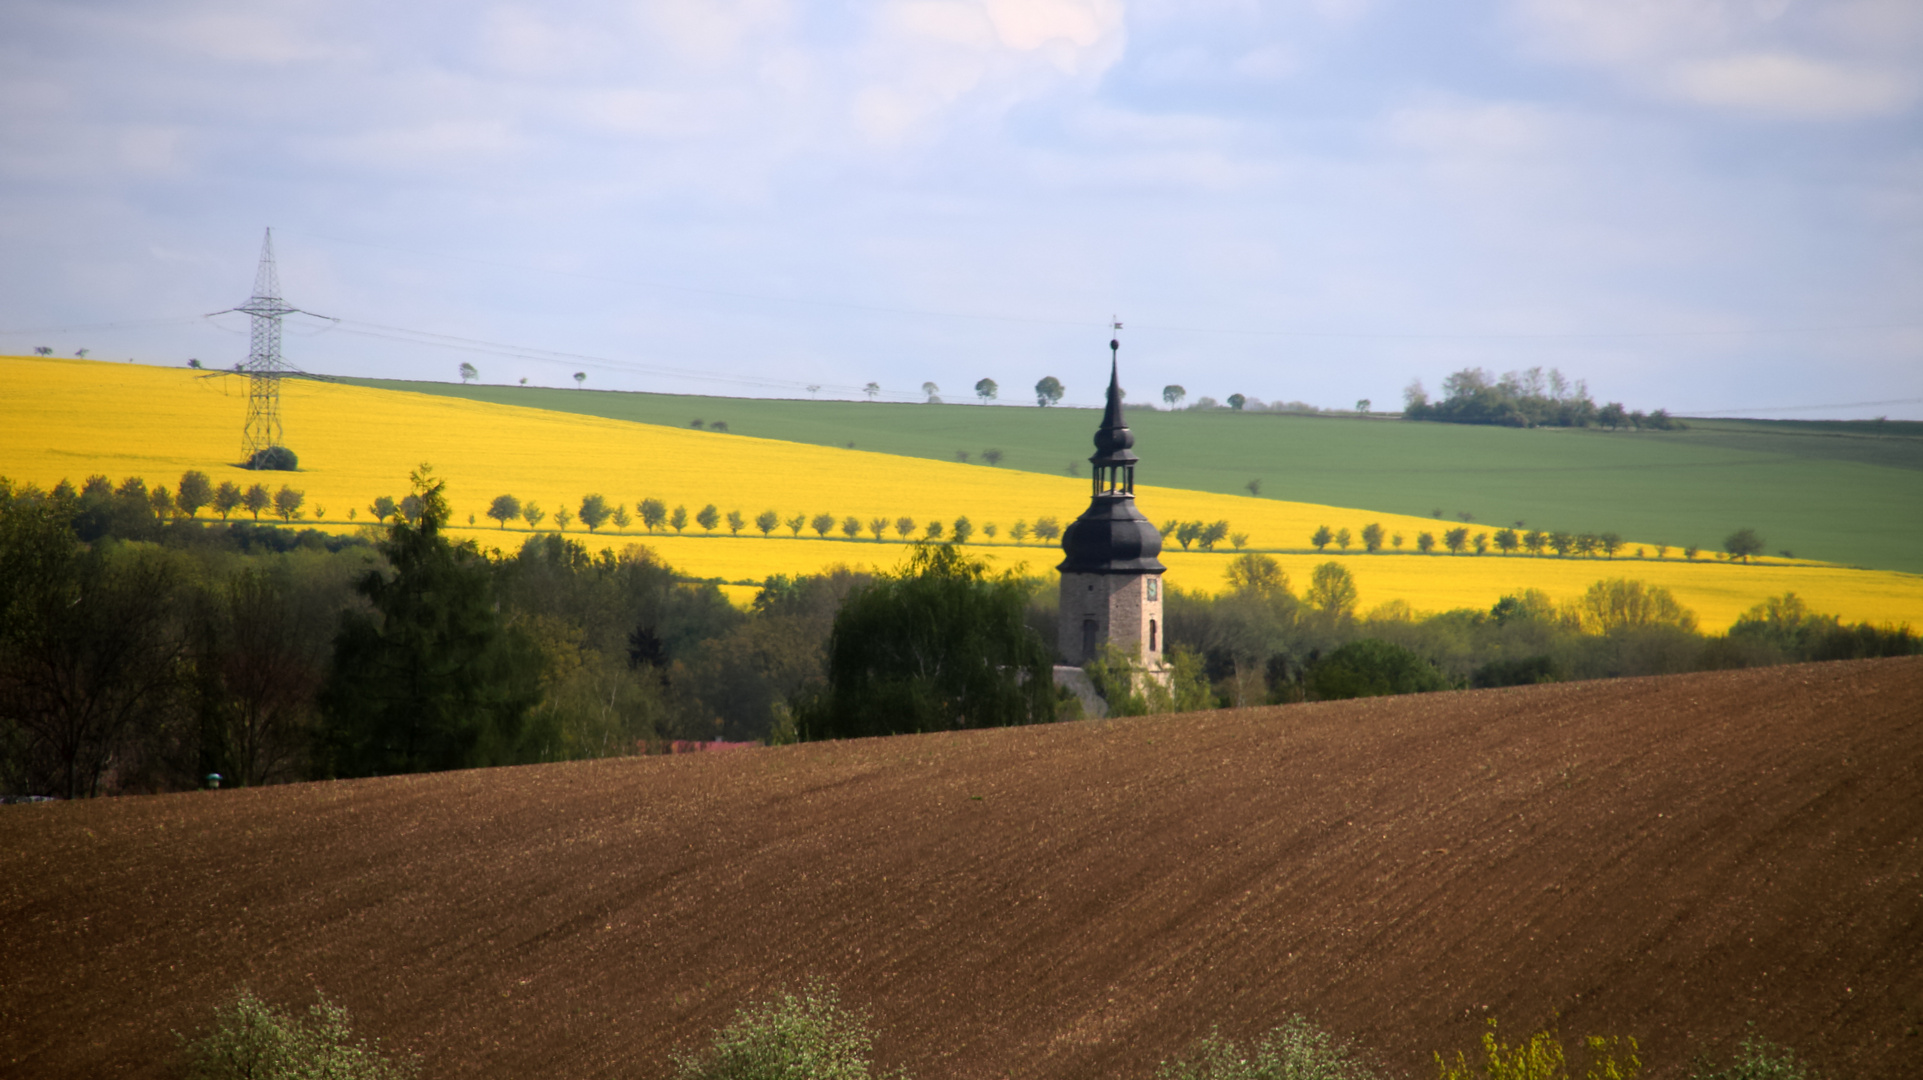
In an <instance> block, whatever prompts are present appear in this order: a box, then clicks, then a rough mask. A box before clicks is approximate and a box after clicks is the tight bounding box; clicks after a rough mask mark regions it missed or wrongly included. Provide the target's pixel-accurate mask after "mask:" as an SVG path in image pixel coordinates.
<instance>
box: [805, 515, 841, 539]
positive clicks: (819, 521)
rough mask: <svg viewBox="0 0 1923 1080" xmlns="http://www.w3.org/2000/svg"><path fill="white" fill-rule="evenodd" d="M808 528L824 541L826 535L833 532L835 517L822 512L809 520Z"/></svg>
mask: <svg viewBox="0 0 1923 1080" xmlns="http://www.w3.org/2000/svg"><path fill="white" fill-rule="evenodd" d="M808 527H809V528H811V529H813V530H814V531H815V535H816V536H819V537H821V538H822V539H823V540H826V539H827V538H828V534H829V533H831V532H834V531H835V515H833V514H830V513H828V512H827V511H825V510H824V511H823V512H821V513H819V514H816V515H815V516H814V517H813V518H812V519H810V520H809V522H808Z"/></svg>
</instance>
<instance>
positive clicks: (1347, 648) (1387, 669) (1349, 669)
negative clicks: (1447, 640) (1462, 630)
mask: <svg viewBox="0 0 1923 1080" xmlns="http://www.w3.org/2000/svg"><path fill="white" fill-rule="evenodd" d="M1306 683H1307V688H1308V691H1309V693H1310V694H1311V695H1313V696H1314V697H1317V698H1320V699H1322V700H1324V701H1336V700H1341V699H1344V698H1358V697H1382V696H1385V695H1389V694H1420V693H1426V692H1428V691H1431V690H1441V689H1444V688H1445V687H1447V686H1448V683H1447V681H1445V680H1444V679H1443V677H1442V673H1441V672H1439V671H1437V670H1436V667H1435V665H1434V664H1431V663H1429V662H1428V661H1427V660H1424V659H1423V658H1422V657H1420V656H1418V655H1416V654H1415V653H1413V652H1410V651H1409V650H1408V649H1405V648H1403V647H1402V646H1400V645H1395V644H1392V643H1390V642H1387V641H1379V640H1376V639H1375V638H1364V639H1362V640H1361V641H1351V642H1349V643H1348V644H1347V645H1344V646H1342V647H1341V648H1339V649H1337V650H1335V651H1334V652H1332V653H1330V654H1329V655H1327V656H1325V657H1323V658H1322V659H1321V660H1319V661H1317V662H1316V663H1315V664H1313V665H1312V666H1310V668H1309V672H1308V678H1307V680H1306Z"/></svg>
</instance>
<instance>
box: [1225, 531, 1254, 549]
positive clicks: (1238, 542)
mask: <svg viewBox="0 0 1923 1080" xmlns="http://www.w3.org/2000/svg"><path fill="white" fill-rule="evenodd" d="M1229 546H1230V547H1233V548H1234V549H1235V550H1237V551H1241V550H1242V549H1243V548H1245V547H1248V546H1249V534H1248V533H1240V532H1239V533H1230V534H1229Z"/></svg>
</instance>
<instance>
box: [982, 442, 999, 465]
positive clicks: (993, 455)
mask: <svg viewBox="0 0 1923 1080" xmlns="http://www.w3.org/2000/svg"><path fill="white" fill-rule="evenodd" d="M982 460H983V461H986V462H988V463H989V464H990V465H1000V464H1001V463H1002V452H1001V451H1000V450H997V449H995V448H994V447H992V446H991V447H989V448H988V449H986V450H983V451H982Z"/></svg>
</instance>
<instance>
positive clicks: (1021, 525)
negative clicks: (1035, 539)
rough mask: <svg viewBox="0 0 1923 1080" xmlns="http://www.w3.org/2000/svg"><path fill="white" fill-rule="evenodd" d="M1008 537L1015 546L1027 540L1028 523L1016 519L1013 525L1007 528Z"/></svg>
mask: <svg viewBox="0 0 1923 1080" xmlns="http://www.w3.org/2000/svg"><path fill="white" fill-rule="evenodd" d="M1008 535H1009V536H1011V537H1013V538H1014V540H1015V542H1016V543H1017V544H1019V543H1022V542H1023V541H1025V540H1027V539H1028V522H1027V521H1026V520H1024V519H1017V520H1016V522H1015V524H1013V525H1010V526H1009V527H1008Z"/></svg>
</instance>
